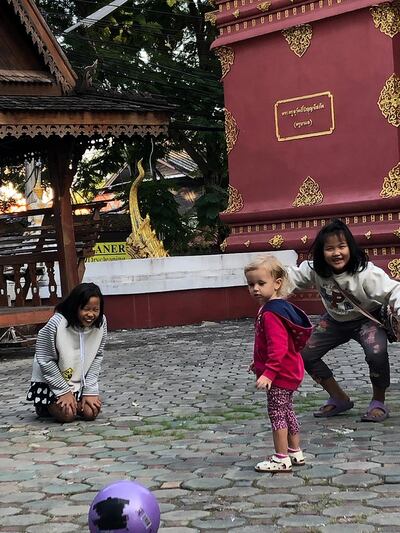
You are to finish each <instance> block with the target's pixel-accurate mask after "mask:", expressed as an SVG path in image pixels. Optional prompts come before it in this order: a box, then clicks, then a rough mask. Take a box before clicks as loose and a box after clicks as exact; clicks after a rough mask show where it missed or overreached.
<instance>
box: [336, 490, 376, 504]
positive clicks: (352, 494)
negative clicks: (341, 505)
mask: <svg viewBox="0 0 400 533" xmlns="http://www.w3.org/2000/svg"><path fill="white" fill-rule="evenodd" d="M330 490H332V489H331V488H330ZM377 496H378V495H377V494H375V493H374V492H369V491H366V490H358V491H350V490H343V491H341V492H331V493H330V498H332V499H333V500H340V501H350V500H352V501H363V500H371V499H375V500H376V499H377ZM371 505H374V504H371Z"/></svg>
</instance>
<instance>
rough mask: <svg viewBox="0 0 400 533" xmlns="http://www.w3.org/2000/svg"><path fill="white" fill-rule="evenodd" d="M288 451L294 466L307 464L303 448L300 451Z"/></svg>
mask: <svg viewBox="0 0 400 533" xmlns="http://www.w3.org/2000/svg"><path fill="white" fill-rule="evenodd" d="M288 453H289V457H290V460H291V461H292V465H293V466H304V465H305V464H306V462H305V460H304V455H303V452H302V451H301V450H299V451H298V452H288Z"/></svg>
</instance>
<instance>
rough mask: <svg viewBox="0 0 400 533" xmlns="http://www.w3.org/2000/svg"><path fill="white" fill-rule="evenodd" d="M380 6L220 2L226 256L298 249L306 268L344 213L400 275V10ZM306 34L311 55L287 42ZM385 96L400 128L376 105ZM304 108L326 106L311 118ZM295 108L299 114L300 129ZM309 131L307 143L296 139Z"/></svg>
mask: <svg viewBox="0 0 400 533" xmlns="http://www.w3.org/2000/svg"><path fill="white" fill-rule="evenodd" d="M377 4H380V5H379V6H378V8H379V9H380V10H381V15H380V17H381V18H380V26H379V27H377V25H376V11H374V10H376V9H377V7H376V5H377ZM377 4H372V3H371V2H368V1H367V0H318V1H317V2H313V1H311V2H310V1H303V0H300V1H299V2H296V3H295V4H293V3H292V2H289V0H272V1H271V2H270V3H264V4H254V3H253V1H252V0H241V1H240V2H239V1H236V0H233V1H228V0H217V7H218V10H217V11H215V17H216V19H215V20H216V24H217V27H218V30H219V33H220V36H219V37H218V38H217V39H216V41H215V42H214V44H213V48H215V49H216V51H217V52H220V53H221V56H220V59H221V64H222V67H223V84H224V94H225V107H226V110H227V113H226V134H227V135H226V136H227V145H228V161H229V176H230V185H231V186H232V187H233V192H232V189H231V192H230V194H231V195H232V198H230V202H229V205H228V208H227V211H226V212H224V213H223V214H222V217H223V219H224V221H225V222H226V223H227V224H228V225H229V226H230V228H231V234H230V236H229V237H228V238H227V240H226V242H225V243H224V250H225V252H228V253H229V252H241V251H249V252H254V251H268V252H271V251H274V250H277V249H293V250H296V252H298V254H299V260H300V261H302V260H304V259H305V258H307V253H308V250H309V248H310V245H311V243H312V241H313V239H314V237H315V235H316V233H317V232H318V231H319V230H320V229H321V227H323V226H324V225H325V224H326V223H327V222H328V221H329V220H330V219H331V218H333V217H337V216H340V217H341V218H342V219H343V220H344V221H345V222H346V223H347V224H349V226H350V228H351V230H352V231H353V233H354V235H355V237H356V239H357V241H358V242H359V244H360V245H361V246H363V247H364V248H365V250H366V251H367V253H368V254H369V255H370V258H371V259H372V261H373V262H374V263H375V264H377V265H378V266H381V267H382V268H384V269H386V270H387V271H388V272H390V273H391V275H393V276H396V277H397V276H400V260H399V259H398V257H399V255H400V201H399V200H400V142H399V141H400V131H399V125H400V124H399V122H400V120H399V116H400V104H399V103H398V102H400V89H399V86H400V81H399V78H398V76H399V75H400V32H399V31H398V30H397V34H396V32H394V33H395V35H391V36H389V35H388V34H387V29H388V26H389V21H390V20H392V27H393V26H394V23H393V20H397V26H398V25H399V21H398V18H399V15H398V13H397V14H394V15H393V12H392V13H389V11H390V9H392V8H391V4H384V3H382V2H380V0H378V1H377ZM260 9H261V10H262V11H263V12H262V13H260V12H259V11H260ZM382 13H383V14H382ZM373 15H374V16H375V18H373ZM393 17H395V18H394V19H393ZM396 17H397V19H396ZM382 21H384V22H382ZM383 26H385V28H383ZM296 28H299V29H301V30H302V31H303V30H304V33H306V31H305V30H306V29H307V28H308V29H309V28H312V37H311V39H310V41H309V46H308V48H306V50H305V52H304V53H303V55H301V54H298V55H296V54H295V53H294V52H293V50H292V49H291V48H290V47H289V44H288V42H287V39H286V38H285V36H287V33H286V34H285V33H284V32H287V31H288V30H289V32H290V31H291V32H292V36H293V33H294V32H295V30H296ZM384 29H385V30H386V33H384V31H383V30H384ZM308 35H310V33H308ZM297 44H298V42H297ZM227 51H230V53H231V56H230V55H229V54H228V53H227ZM296 51H298V49H297V50H296ZM222 52H223V53H222ZM299 55H300V56H301V57H299ZM228 60H229V61H228ZM396 75H397V78H396ZM393 76H394V79H395V81H394V87H393V85H392V87H390V90H389V91H387V86H386V85H385V84H386V83H387V81H388V80H389V79H390V78H391V77H393ZM385 91H386V94H385V95H384V97H385V98H386V100H387V101H389V104H388V105H389V108H390V113H391V119H392V121H393V116H394V117H395V119H394V120H395V122H396V120H397V122H396V123H395V124H392V123H391V122H390V121H389V118H388V117H387V116H384V113H383V112H382V110H381V109H380V107H379V105H378V101H379V100H380V99H382V95H383V93H384V92H385ZM390 91H391V92H390ZM320 93H326V94H325V95H321V94H320ZM307 95H314V96H313V98H308V99H305V98H304V97H305V96H307ZM290 99H293V101H291V102H287V100H290ZM332 99H333V104H332V107H333V113H332V115H333V116H332V119H331V116H330V113H329V112H328V110H329V109H330V102H331V101H332ZM320 100H321V102H320ZM282 101H283V102H282ZM302 103H304V104H307V105H309V104H310V103H314V104H315V105H316V104H321V105H322V103H324V105H323V106H322V107H320V108H318V107H317V109H318V111H316V112H314V111H315V110H313V112H308V111H307V113H308V114H307V113H306V112H304V111H301V110H300V111H299V110H298V108H299V107H301V104H302ZM296 107H297V109H296ZM288 112H289V117H291V118H292V113H294V112H296V113H299V115H295V117H296V118H295V119H293V122H290V120H288V118H287V116H284V115H285V113H286V115H288ZM302 113H303V114H302ZM230 116H231V117H233V120H232V119H231V118H230ZM293 116H294V115H293ZM277 117H278V119H277ZM298 117H302V118H303V117H304V118H309V119H311V120H308V122H307V121H305V120H304V121H303V122H302V121H301V120H300V119H299V120H297V118H298ZM396 117H397V119H396ZM310 124H312V125H311V126H310ZM299 125H300V127H299V128H298V129H297V130H296V132H297V131H298V132H299V133H300V134H302V135H303V138H291V139H288V138H287V137H290V136H292V137H294V136H296V135H297V133H294V130H295V126H296V127H297V126H299ZM290 128H291V129H290ZM278 130H279V139H278ZM322 132H324V134H322V135H320V134H321V133H322ZM310 133H315V134H317V135H313V136H311V135H310ZM282 137H284V139H282ZM309 177H310V178H312V180H314V181H313V182H312V184H311V187H314V190H313V191H311V192H312V194H308V197H307V194H305V193H304V186H305V183H308V185H310V180H308V178H309ZM312 180H311V181H312ZM396 180H397V181H396ZM388 184H389V185H390V186H389V185H388ZM315 189H317V190H315ZM308 192H309V191H308ZM299 198H300V201H299ZM296 202H297V205H293V204H294V203H296Z"/></svg>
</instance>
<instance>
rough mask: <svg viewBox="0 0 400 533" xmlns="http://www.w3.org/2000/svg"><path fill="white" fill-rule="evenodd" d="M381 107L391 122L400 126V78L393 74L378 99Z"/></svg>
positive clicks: (383, 113)
mask: <svg viewBox="0 0 400 533" xmlns="http://www.w3.org/2000/svg"><path fill="white" fill-rule="evenodd" d="M378 106H379V109H380V110H381V112H382V115H383V116H384V117H385V118H386V119H387V121H388V122H389V124H392V126H396V127H397V128H398V127H399V126H400V78H399V77H398V76H397V74H392V75H391V76H390V78H389V79H387V80H386V83H385V85H384V87H383V89H382V91H381V94H380V96H379V100H378Z"/></svg>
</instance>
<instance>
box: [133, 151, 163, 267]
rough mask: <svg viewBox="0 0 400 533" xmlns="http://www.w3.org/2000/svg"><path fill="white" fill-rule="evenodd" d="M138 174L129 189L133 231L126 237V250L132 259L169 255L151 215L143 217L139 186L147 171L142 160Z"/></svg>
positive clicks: (139, 163) (138, 165)
mask: <svg viewBox="0 0 400 533" xmlns="http://www.w3.org/2000/svg"><path fill="white" fill-rule="evenodd" d="M137 168H138V171H139V173H138V176H137V177H136V179H135V180H134V182H133V183H132V185H131V189H130V191H129V213H130V217H131V224H132V232H131V234H130V235H129V237H128V238H127V239H126V251H127V253H128V254H129V256H130V257H132V259H145V258H149V257H168V252H167V251H166V250H165V248H164V245H163V242H162V241H160V239H159V238H158V237H157V235H156V233H155V231H154V230H153V229H152V227H151V221H150V217H149V215H148V214H147V215H146V216H145V218H142V216H141V214H140V209H139V203H138V188H139V186H140V184H141V183H142V181H143V178H144V175H145V172H144V169H143V166H142V160H140V161H139V162H138V164H137Z"/></svg>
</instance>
